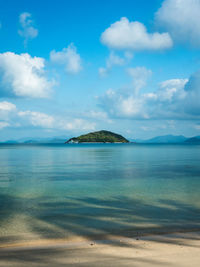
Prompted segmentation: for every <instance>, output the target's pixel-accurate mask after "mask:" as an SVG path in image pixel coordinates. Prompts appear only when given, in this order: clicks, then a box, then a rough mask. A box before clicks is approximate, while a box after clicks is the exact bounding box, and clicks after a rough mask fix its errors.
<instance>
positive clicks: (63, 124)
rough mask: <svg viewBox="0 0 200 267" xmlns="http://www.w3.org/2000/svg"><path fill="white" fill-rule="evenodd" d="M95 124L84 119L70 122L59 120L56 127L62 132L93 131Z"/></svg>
mask: <svg viewBox="0 0 200 267" xmlns="http://www.w3.org/2000/svg"><path fill="white" fill-rule="evenodd" d="M95 125H96V124H95V123H94V122H89V121H86V120H84V119H80V118H76V119H71V120H66V119H65V120H61V121H60V122H59V123H58V127H59V128H60V129H62V130H73V131H74V130H95Z"/></svg>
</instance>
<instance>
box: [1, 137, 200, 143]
mask: <svg viewBox="0 0 200 267" xmlns="http://www.w3.org/2000/svg"><path fill="white" fill-rule="evenodd" d="M71 138H72V137H71V136H69V137H64V136H62V137H60V136H59V137H52V138H50V137H48V138H31V137H27V138H21V139H18V140H7V141H3V142H0V143H5V144H64V143H65V142H66V140H68V139H71ZM129 141H130V142H136V143H142V144H179V143H180V144H181V143H182V144H183V143H185V144H199V143H200V136H194V137H185V136H183V135H178V136H177V135H163V136H155V137H153V138H150V139H133V138H130V139H129Z"/></svg>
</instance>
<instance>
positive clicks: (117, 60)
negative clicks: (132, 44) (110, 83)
mask: <svg viewBox="0 0 200 267" xmlns="http://www.w3.org/2000/svg"><path fill="white" fill-rule="evenodd" d="M132 57H133V55H132V53H130V52H126V53H125V54H124V57H120V56H119V55H117V54H116V53H114V52H113V51H111V52H110V54H109V57H108V58H107V60H106V67H101V68H99V75H100V76H101V77H104V76H106V75H107V74H108V73H109V72H110V71H111V69H112V67H113V66H116V65H117V66H123V65H125V64H127V63H128V62H129V61H130V60H131V59H132Z"/></svg>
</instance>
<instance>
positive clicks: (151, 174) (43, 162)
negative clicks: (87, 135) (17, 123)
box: [0, 144, 200, 242]
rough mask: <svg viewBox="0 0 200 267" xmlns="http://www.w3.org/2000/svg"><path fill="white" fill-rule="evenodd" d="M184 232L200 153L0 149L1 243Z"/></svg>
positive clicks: (197, 189) (196, 205)
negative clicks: (124, 233)
mask: <svg viewBox="0 0 200 267" xmlns="http://www.w3.org/2000/svg"><path fill="white" fill-rule="evenodd" d="M187 227H188V228H193V227H194V228H198V227H199V228H200V146H199V145H153V144H149V145H142V144H137V145H135V144H71V145H70V144H68V145H13V144H12V145H11V144H10V145H3V144H1V145H0V242H15V241H17V242H19V241H22V240H30V239H40V238H57V237H59V238H61V237H66V238H71V237H74V236H83V237H86V238H88V237H90V236H92V235H103V236H104V237H105V238H106V236H107V235H108V234H110V233H114V234H118V233H119V232H123V231H124V232H126V231H144V230H150V231H154V230H156V229H160V230H164V229H173V228H187Z"/></svg>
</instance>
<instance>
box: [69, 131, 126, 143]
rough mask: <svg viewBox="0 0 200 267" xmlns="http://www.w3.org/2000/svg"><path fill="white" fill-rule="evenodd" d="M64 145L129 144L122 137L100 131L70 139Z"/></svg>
mask: <svg viewBox="0 0 200 267" xmlns="http://www.w3.org/2000/svg"><path fill="white" fill-rule="evenodd" d="M65 143H129V141H128V140H127V139H126V138H124V137H123V136H122V135H119V134H116V133H112V132H109V131H105V130H102V131H98V132H92V133H88V134H84V135H80V136H79V137H73V138H70V139H69V140H68V141H67V142H65Z"/></svg>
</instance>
